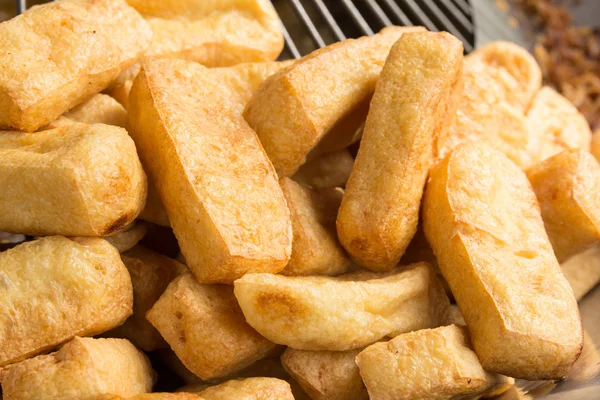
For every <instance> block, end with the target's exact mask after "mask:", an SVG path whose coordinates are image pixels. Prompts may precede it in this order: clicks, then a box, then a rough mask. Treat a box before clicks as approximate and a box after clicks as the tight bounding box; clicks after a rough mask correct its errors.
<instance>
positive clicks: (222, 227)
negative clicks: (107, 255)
mask: <svg viewBox="0 0 600 400" xmlns="http://www.w3.org/2000/svg"><path fill="white" fill-rule="evenodd" d="M129 117H130V123H131V136H132V137H133V138H134V140H135V141H136V145H137V147H138V151H139V153H140V155H141V158H142V161H143V162H144V165H145V167H146V171H148V174H149V175H150V176H151V177H152V180H153V182H154V183H155V184H156V187H157V190H158V193H159V195H160V198H161V200H162V201H163V203H164V206H165V208H166V210H167V212H168V214H169V219H170V222H171V226H172V227H173V231H174V233H175V235H176V236H177V239H178V241H179V244H180V246H181V251H182V253H183V255H184V256H185V259H186V261H187V263H188V267H189V268H190V269H191V271H192V273H193V274H194V275H195V276H196V278H197V279H198V280H199V281H201V282H223V283H231V282H232V281H233V280H235V279H237V278H239V277H240V276H242V275H244V274H245V273H247V272H271V273H276V272H279V271H281V270H282V269H283V267H284V266H285V264H286V263H287V262H288V260H289V258H290V253H291V240H292V232H291V231H292V229H291V221H290V213H289V210H288V208H287V206H286V203H285V199H284V197H283V193H282V192H281V188H280V187H279V184H278V182H277V175H276V174H275V171H274V170H273V167H272V165H271V163H270V162H269V160H268V158H267V156H266V155H265V153H264V151H263V149H262V147H261V145H260V143H259V141H258V139H257V137H256V135H255V134H254V132H253V131H252V129H250V127H249V126H248V124H247V123H246V122H245V121H244V119H243V118H242V116H241V114H240V113H239V110H238V109H237V106H236V102H235V94H234V93H233V92H232V91H231V90H230V89H229V88H227V86H226V85H224V84H223V81H222V80H220V79H218V77H217V76H216V75H214V74H213V73H212V72H211V71H210V70H209V69H207V68H205V67H203V66H201V65H199V64H196V63H191V62H186V61H183V60H151V61H148V62H146V63H145V64H144V65H143V66H142V70H141V72H140V73H139V74H138V76H137V78H136V80H135V82H134V85H133V89H132V92H131V96H130V104H129ZM240 193H243V194H244V195H243V196H240Z"/></svg>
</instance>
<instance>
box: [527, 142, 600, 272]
mask: <svg viewBox="0 0 600 400" xmlns="http://www.w3.org/2000/svg"><path fill="white" fill-rule="evenodd" d="M527 177H528V178H529V182H531V186H532V187H533V191H534V192H535V195H536V196H537V199H538V201H539V203H540V208H541V210H542V218H543V220H544V225H545V226H546V232H547V233H548V237H549V238H550V243H552V247H553V248H554V253H555V254H556V258H558V261H560V262H562V261H565V260H567V259H568V258H569V257H571V256H574V255H575V254H578V253H581V252H582V251H584V250H586V249H587V248H589V247H591V246H592V245H593V244H594V243H595V242H597V241H598V240H600V192H599V191H598V188H600V164H598V161H596V159H595V158H594V156H592V155H591V154H590V153H588V152H587V151H585V150H578V149H573V150H565V151H563V152H561V153H558V154H557V155H555V156H552V157H550V158H548V159H546V160H545V161H542V162H541V163H539V164H536V165H534V166H533V167H531V168H529V169H528V170H527Z"/></svg>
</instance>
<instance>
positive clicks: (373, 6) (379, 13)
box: [367, 0, 393, 26]
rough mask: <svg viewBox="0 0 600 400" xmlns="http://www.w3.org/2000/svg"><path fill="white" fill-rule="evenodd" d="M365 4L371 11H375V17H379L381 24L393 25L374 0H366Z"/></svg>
mask: <svg viewBox="0 0 600 400" xmlns="http://www.w3.org/2000/svg"><path fill="white" fill-rule="evenodd" d="M367 4H368V5H369V6H370V7H371V9H372V10H373V12H374V13H375V15H377V18H378V19H379V21H381V23H382V24H383V25H385V26H390V25H393V24H392V21H390V19H389V18H388V16H387V15H385V13H384V12H383V10H382V9H381V7H379V4H377V3H376V2H375V0H367Z"/></svg>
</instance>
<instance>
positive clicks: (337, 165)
mask: <svg viewBox="0 0 600 400" xmlns="http://www.w3.org/2000/svg"><path fill="white" fill-rule="evenodd" d="M353 165H354V158H353V157H352V155H351V154H350V152H349V151H348V150H347V149H343V150H338V151H335V152H332V153H327V154H323V155H321V156H319V157H317V158H315V159H314V160H310V161H308V162H307V163H306V164H304V165H303V166H301V167H300V169H298V172H296V173H295V174H294V176H292V179H294V180H295V181H296V182H298V183H301V184H304V185H307V186H311V187H313V188H317V189H318V188H326V187H343V186H345V185H346V182H348V178H349V177H350V171H352V166H353Z"/></svg>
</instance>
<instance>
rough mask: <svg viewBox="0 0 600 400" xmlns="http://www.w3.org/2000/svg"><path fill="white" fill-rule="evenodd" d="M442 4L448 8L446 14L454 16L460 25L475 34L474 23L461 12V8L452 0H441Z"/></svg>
mask: <svg viewBox="0 0 600 400" xmlns="http://www.w3.org/2000/svg"><path fill="white" fill-rule="evenodd" d="M440 4H441V5H442V6H443V7H444V9H445V10H446V14H447V15H449V16H451V17H453V18H454V19H455V20H456V21H457V23H458V24H459V25H460V27H462V28H464V29H465V30H466V31H467V33H470V34H473V32H474V30H473V23H472V22H471V20H470V19H469V18H467V17H465V14H463V13H462V12H460V10H459V9H458V8H457V7H456V6H455V5H454V4H453V3H452V0H440Z"/></svg>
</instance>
